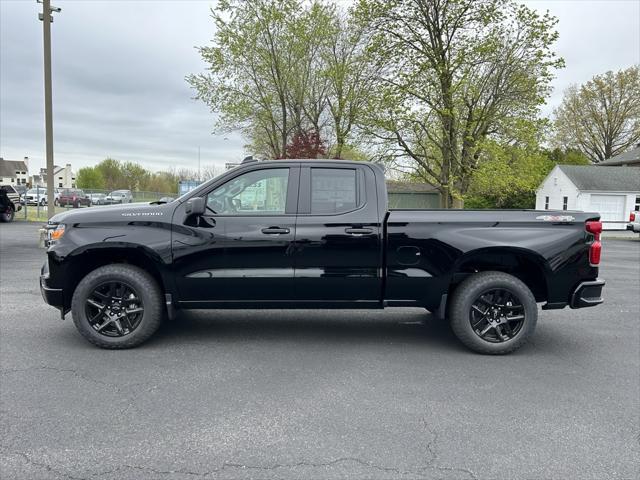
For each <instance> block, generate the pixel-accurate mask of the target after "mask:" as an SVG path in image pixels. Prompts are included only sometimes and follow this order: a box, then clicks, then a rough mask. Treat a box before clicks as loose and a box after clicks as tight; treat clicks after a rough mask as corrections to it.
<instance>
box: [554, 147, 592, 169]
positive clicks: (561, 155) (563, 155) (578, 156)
mask: <svg viewBox="0 0 640 480" xmlns="http://www.w3.org/2000/svg"><path fill="white" fill-rule="evenodd" d="M545 153H546V155H547V157H549V160H551V161H552V162H553V163H554V164H555V165H591V160H589V157H587V156H586V155H585V154H584V153H582V152H580V151H578V150H573V149H566V150H563V149H561V148H557V147H556V148H554V149H553V150H550V151H547V152H545Z"/></svg>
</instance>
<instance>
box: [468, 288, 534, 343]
mask: <svg viewBox="0 0 640 480" xmlns="http://www.w3.org/2000/svg"><path fill="white" fill-rule="evenodd" d="M469 322H470V323H471V328H473V331H474V332H475V334H476V335H478V337H480V338H481V339H483V340H484V341H487V342H491V343H501V342H505V341H507V340H511V339H512V338H514V337H515V336H516V335H517V334H518V333H519V332H520V330H521V329H522V326H523V325H524V322H525V311H524V306H523V305H522V302H521V301H520V299H519V298H518V296H517V295H516V294H515V293H513V292H511V291H509V290H507V289H504V288H495V289H491V290H488V291H486V292H484V293H482V294H481V295H479V296H478V297H477V298H476V299H475V301H474V302H473V304H472V305H471V311H470V312H469Z"/></svg>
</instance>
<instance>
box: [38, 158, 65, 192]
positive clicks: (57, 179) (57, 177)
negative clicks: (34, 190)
mask: <svg viewBox="0 0 640 480" xmlns="http://www.w3.org/2000/svg"><path fill="white" fill-rule="evenodd" d="M32 183H33V186H34V187H46V186H47V169H46V168H41V169H40V175H34V176H33V182H32ZM53 186H54V188H76V175H75V173H73V170H71V164H70V163H67V165H66V166H64V167H59V166H58V165H54V166H53Z"/></svg>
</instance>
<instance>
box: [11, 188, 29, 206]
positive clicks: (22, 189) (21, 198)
mask: <svg viewBox="0 0 640 480" xmlns="http://www.w3.org/2000/svg"><path fill="white" fill-rule="evenodd" d="M13 188H14V189H15V191H16V192H18V195H19V196H20V203H21V204H22V205H24V196H25V194H26V193H27V186H26V185H15V186H14V187H13Z"/></svg>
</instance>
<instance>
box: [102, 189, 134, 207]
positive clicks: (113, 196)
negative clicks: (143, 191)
mask: <svg viewBox="0 0 640 480" xmlns="http://www.w3.org/2000/svg"><path fill="white" fill-rule="evenodd" d="M105 200H106V202H107V204H108V205H112V204H114V203H131V202H133V195H131V190H114V191H113V192H111V193H110V194H109V195H107V197H106V199H105Z"/></svg>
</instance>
